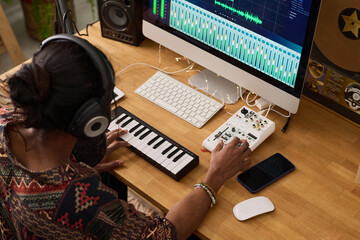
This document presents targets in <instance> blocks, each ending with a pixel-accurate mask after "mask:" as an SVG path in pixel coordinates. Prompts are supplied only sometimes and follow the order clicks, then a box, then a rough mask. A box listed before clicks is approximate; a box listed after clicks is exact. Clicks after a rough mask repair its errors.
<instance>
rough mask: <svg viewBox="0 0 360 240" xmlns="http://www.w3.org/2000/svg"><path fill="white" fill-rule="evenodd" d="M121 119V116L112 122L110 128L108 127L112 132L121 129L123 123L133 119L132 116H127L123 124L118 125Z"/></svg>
mask: <svg viewBox="0 0 360 240" xmlns="http://www.w3.org/2000/svg"><path fill="white" fill-rule="evenodd" d="M120 118H121V117H120V116H119V117H117V118H116V119H114V121H112V122H111V123H110V125H109V127H108V129H109V130H110V131H112V130H115V129H117V128H119V127H120V125H121V124H122V123H124V122H126V121H127V120H129V119H131V117H130V116H127V117H126V118H125V119H124V120H122V121H121V122H119V123H116V122H117V121H118V120H119V119H120Z"/></svg>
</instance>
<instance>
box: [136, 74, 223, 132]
mask: <svg viewBox="0 0 360 240" xmlns="http://www.w3.org/2000/svg"><path fill="white" fill-rule="evenodd" d="M154 79H156V80H154ZM135 92H136V93H137V94H139V95H141V96H142V97H144V98H146V99H148V100H149V101H151V102H153V103H155V104H157V105H158V106H160V107H162V108H164V109H166V110H167V111H169V112H171V113H172V114H174V115H176V116H178V117H180V118H181V119H183V120H185V121H187V122H189V123H191V124H193V125H194V126H196V127H198V128H201V127H202V126H203V125H204V124H205V123H206V122H207V121H208V120H209V119H210V118H211V117H212V116H214V115H215V113H216V112H218V111H219V110H220V109H221V108H222V107H223V106H224V105H223V104H221V103H219V102H217V101H216V100H214V99H212V98H210V97H209V96H206V95H205V94H202V93H200V92H198V91H197V90H195V89H193V88H191V87H189V86H187V85H185V84H183V83H181V82H179V81H177V80H176V79H174V78H172V77H170V76H168V75H166V74H164V73H162V72H160V71H159V72H157V73H155V74H154V75H153V76H152V77H150V78H149V79H148V80H147V81H145V82H144V83H143V84H142V85H141V86H140V87H139V88H138V89H136V90H135ZM189 115H190V116H191V117H192V118H188V116H189ZM194 119H196V120H194Z"/></svg>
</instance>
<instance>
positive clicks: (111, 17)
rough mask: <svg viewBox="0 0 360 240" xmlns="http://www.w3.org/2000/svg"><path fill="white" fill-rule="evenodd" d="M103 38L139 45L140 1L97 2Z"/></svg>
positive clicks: (103, 0)
mask: <svg viewBox="0 0 360 240" xmlns="http://www.w3.org/2000/svg"><path fill="white" fill-rule="evenodd" d="M98 11H99V19H100V24H101V34H102V36H103V37H106V38H111V39H114V40H117V41H121V42H125V43H129V44H133V45H139V44H140V43H141V42H142V40H143V39H144V36H143V34H142V1H137V0H109V1H108V0H98Z"/></svg>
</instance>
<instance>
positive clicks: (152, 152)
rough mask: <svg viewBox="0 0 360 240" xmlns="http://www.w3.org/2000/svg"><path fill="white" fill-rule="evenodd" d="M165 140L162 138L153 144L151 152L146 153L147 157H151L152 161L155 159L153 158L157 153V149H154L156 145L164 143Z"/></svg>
mask: <svg viewBox="0 0 360 240" xmlns="http://www.w3.org/2000/svg"><path fill="white" fill-rule="evenodd" d="M162 140H163V138H162V137H160V138H158V139H157V140H156V141H155V142H154V143H153V144H151V145H150V146H151V149H150V151H148V152H147V153H146V155H147V156H149V157H150V158H151V159H153V156H154V155H155V152H156V150H157V149H154V146H155V145H156V144H158V143H159V142H160V141H162Z"/></svg>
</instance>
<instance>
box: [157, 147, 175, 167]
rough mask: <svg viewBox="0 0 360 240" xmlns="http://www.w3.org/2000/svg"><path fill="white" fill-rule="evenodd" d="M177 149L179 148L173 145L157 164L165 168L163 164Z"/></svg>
mask: <svg viewBox="0 0 360 240" xmlns="http://www.w3.org/2000/svg"><path fill="white" fill-rule="evenodd" d="M171 145H172V144H171ZM171 145H170V146H171ZM176 148H177V147H176V146H175V145H173V146H172V148H171V149H170V150H169V151H168V152H167V153H165V154H164V155H162V156H161V157H160V158H159V160H158V161H157V162H158V163H160V164H161V165H162V166H164V165H163V163H164V162H165V161H166V160H168V158H167V156H168V155H169V154H170V153H171V152H172V151H174V150H175V149H176ZM164 150H165V149H164Z"/></svg>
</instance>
